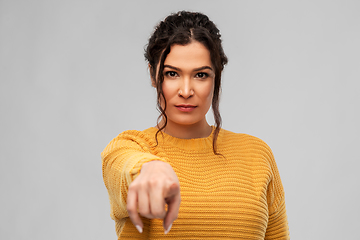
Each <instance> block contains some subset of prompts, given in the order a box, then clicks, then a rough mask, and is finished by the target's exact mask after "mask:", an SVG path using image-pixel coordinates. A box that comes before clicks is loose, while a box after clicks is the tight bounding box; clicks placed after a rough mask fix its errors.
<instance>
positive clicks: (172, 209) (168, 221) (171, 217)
mask: <svg viewBox="0 0 360 240" xmlns="http://www.w3.org/2000/svg"><path fill="white" fill-rule="evenodd" d="M170 189H171V190H170V191H171V192H173V193H174V195H173V196H172V197H170V198H168V199H167V200H168V201H167V204H168V210H167V213H166V216H165V218H164V223H163V224H164V229H165V234H166V233H168V232H169V231H170V229H171V226H172V223H173V222H174V221H175V220H176V219H177V218H178V214H179V209H180V202H181V197H180V188H179V187H178V186H177V185H175V184H174V185H172V186H171V187H170Z"/></svg>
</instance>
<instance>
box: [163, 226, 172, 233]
mask: <svg viewBox="0 0 360 240" xmlns="http://www.w3.org/2000/svg"><path fill="white" fill-rule="evenodd" d="M171 227H172V224H170V226H169V227H168V229H167V230H165V234H168V232H170V229H171Z"/></svg>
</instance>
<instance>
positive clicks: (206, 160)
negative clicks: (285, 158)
mask: <svg viewBox="0 0 360 240" xmlns="http://www.w3.org/2000/svg"><path fill="white" fill-rule="evenodd" d="M156 131H157V129H156V128H149V129H146V130H144V131H135V130H129V131H125V132H123V133H121V134H120V135H118V136H117V137H116V138H114V139H113V140H112V141H111V142H110V143H109V144H108V145H107V147H106V148H105V150H104V151H103V152H102V154H101V155H102V163H103V177H104V182H105V186H106V188H107V190H108V193H109V198H110V207H111V218H112V219H113V220H114V221H115V226H116V233H117V235H118V237H119V239H290V237H289V231H288V223H287V217H286V210H285V199H284V190H283V186H282V183H281V180H280V176H279V172H278V169H277V167H276V163H275V160H274V158H273V154H272V152H271V149H270V148H269V147H268V146H267V145H266V144H265V143H264V142H263V141H262V140H260V139H258V138H255V137H253V136H250V135H246V134H237V133H233V132H230V131H227V130H224V129H221V130H220V133H219V136H218V140H217V149H218V152H219V153H221V154H222V156H220V155H215V154H214V153H213V149H212V139H213V133H212V134H211V135H210V136H209V137H207V138H197V139H179V138H175V137H172V136H170V135H167V134H165V133H164V134H161V133H159V135H158V141H159V143H158V145H157V144H156V140H155V133H156ZM152 160H160V161H166V162H168V163H169V164H170V165H171V166H172V167H173V169H174V171H175V172H176V174H177V176H178V178H179V181H180V191H181V205H180V211H179V215H178V219H177V220H175V222H174V223H173V226H172V228H171V231H170V232H169V233H168V234H167V235H165V234H164V229H163V226H162V220H159V219H151V220H150V219H146V218H142V220H143V222H144V232H143V233H142V234H140V233H139V232H138V231H137V230H136V228H135V227H134V226H133V224H132V222H131V220H130V218H129V217H128V213H127V211H126V198H127V189H128V186H129V184H130V183H131V181H132V180H134V179H135V178H136V177H137V175H138V174H139V172H140V169H141V166H142V164H144V163H146V162H149V161H152Z"/></svg>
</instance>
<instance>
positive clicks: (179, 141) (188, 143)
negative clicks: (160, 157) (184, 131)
mask: <svg viewBox="0 0 360 240" xmlns="http://www.w3.org/2000/svg"><path fill="white" fill-rule="evenodd" d="M211 127H212V131H211V134H210V135H209V136H207V137H204V138H191V139H183V138H177V137H173V136H171V135H169V134H167V133H164V132H159V134H158V137H157V138H158V141H159V145H162V146H163V147H165V146H166V145H171V146H173V147H176V148H179V149H184V150H187V151H189V150H193V151H199V150H208V151H213V150H212V144H213V136H214V130H215V127H214V126H211ZM145 131H149V133H150V134H151V135H152V136H154V138H155V134H156V132H157V131H158V129H157V128H155V127H151V128H148V129H146V130H145ZM220 131H221V130H220Z"/></svg>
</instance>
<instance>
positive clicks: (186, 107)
mask: <svg viewBox="0 0 360 240" xmlns="http://www.w3.org/2000/svg"><path fill="white" fill-rule="evenodd" d="M175 107H176V108H177V109H178V110H179V111H181V112H191V111H193V110H194V109H195V108H196V107H197V106H194V105H188V104H180V105H175Z"/></svg>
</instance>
